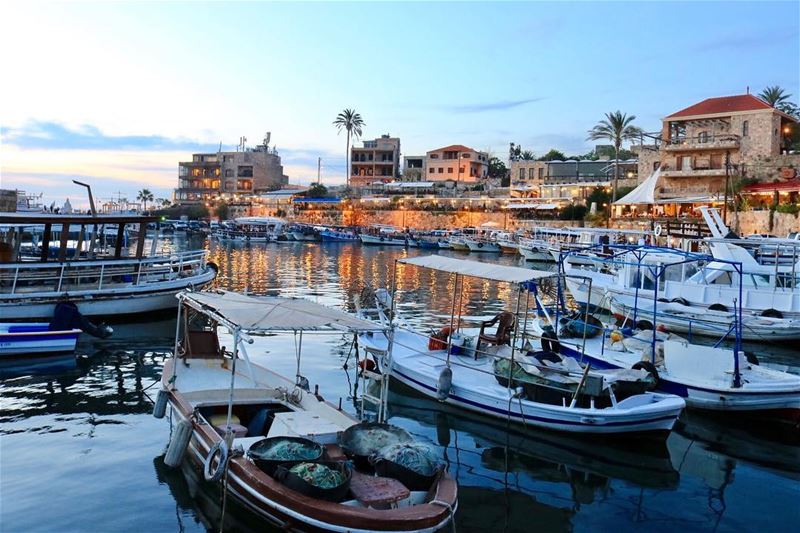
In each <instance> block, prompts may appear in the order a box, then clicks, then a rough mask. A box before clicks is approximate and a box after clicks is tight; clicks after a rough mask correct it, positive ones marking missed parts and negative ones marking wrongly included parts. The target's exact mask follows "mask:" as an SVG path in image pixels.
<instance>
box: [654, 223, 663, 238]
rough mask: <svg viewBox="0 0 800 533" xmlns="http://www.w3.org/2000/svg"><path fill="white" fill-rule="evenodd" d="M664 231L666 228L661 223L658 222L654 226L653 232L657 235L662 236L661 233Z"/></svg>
mask: <svg viewBox="0 0 800 533" xmlns="http://www.w3.org/2000/svg"><path fill="white" fill-rule="evenodd" d="M663 231H664V228H662V227H661V224H656V225H655V226H653V233H654V234H655V236H656V237H661V233H662V232H663Z"/></svg>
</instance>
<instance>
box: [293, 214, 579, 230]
mask: <svg viewBox="0 0 800 533" xmlns="http://www.w3.org/2000/svg"><path fill="white" fill-rule="evenodd" d="M293 220H295V221H297V222H302V223H306V224H322V225H333V226H335V225H344V226H369V225H371V224H388V225H391V226H396V227H398V228H411V229H421V230H429V229H437V228H464V227H467V226H480V225H482V224H486V223H493V224H497V227H498V228H506V229H509V230H513V229H517V228H529V227H534V226H536V227H563V226H582V225H583V221H582V220H577V221H570V220H550V219H548V220H526V219H517V218H516V217H514V216H513V215H511V214H509V213H507V212H488V213H487V212H484V211H425V210H413V209H408V210H399V209H396V210H380V211H366V210H338V209H320V210H302V211H298V212H296V213H295V216H294V217H293Z"/></svg>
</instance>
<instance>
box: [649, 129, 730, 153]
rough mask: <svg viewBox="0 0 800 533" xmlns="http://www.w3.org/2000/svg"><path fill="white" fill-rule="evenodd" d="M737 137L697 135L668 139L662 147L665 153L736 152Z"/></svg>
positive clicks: (724, 134) (728, 134)
mask: <svg viewBox="0 0 800 533" xmlns="http://www.w3.org/2000/svg"><path fill="white" fill-rule="evenodd" d="M738 148H739V136H738V135H734V134H732V133H718V134H713V135H712V134H708V135H698V136H696V137H678V138H674V139H669V140H668V141H667V143H666V144H665V145H664V149H665V150H666V151H667V152H681V151H683V152H688V151H697V150H737V149H738Z"/></svg>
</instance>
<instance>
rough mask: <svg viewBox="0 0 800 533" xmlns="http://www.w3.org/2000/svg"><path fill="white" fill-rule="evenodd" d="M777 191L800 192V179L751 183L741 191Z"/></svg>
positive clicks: (763, 192) (761, 192)
mask: <svg viewBox="0 0 800 533" xmlns="http://www.w3.org/2000/svg"><path fill="white" fill-rule="evenodd" d="M775 191H778V192H800V179H792V180H789V181H778V182H775V183H753V184H751V185H748V186H746V187H744V189H742V192H746V193H750V194H769V193H773V192H775Z"/></svg>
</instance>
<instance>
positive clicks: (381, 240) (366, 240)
mask: <svg viewBox="0 0 800 533" xmlns="http://www.w3.org/2000/svg"><path fill="white" fill-rule="evenodd" d="M360 237H361V244H371V245H376V246H406V240H405V239H396V238H392V237H378V236H376V235H366V234H363V233H362V234H361V236H360Z"/></svg>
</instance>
